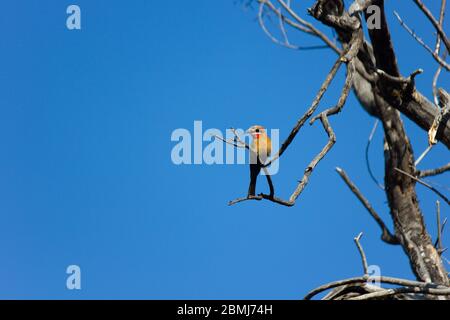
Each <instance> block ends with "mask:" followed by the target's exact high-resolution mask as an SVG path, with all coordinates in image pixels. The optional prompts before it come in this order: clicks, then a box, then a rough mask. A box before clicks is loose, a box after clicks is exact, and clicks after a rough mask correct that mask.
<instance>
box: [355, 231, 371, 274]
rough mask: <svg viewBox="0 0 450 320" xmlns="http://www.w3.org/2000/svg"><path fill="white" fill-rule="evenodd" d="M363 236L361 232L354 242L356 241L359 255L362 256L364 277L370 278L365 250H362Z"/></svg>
mask: <svg viewBox="0 0 450 320" xmlns="http://www.w3.org/2000/svg"><path fill="white" fill-rule="evenodd" d="M362 235H363V233H362V232H360V233H359V234H358V236H357V237H355V238H354V240H355V243H356V247H357V248H358V251H359V254H360V255H361V260H362V264H363V270H364V275H365V276H367V277H368V276H369V267H368V265H367V258H366V254H365V253H364V249H363V248H362V246H361V243H360V242H359V240H361V237H362Z"/></svg>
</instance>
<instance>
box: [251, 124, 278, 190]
mask: <svg viewBox="0 0 450 320" xmlns="http://www.w3.org/2000/svg"><path fill="white" fill-rule="evenodd" d="M247 133H249V134H250V135H251V137H252V138H253V139H252V142H251V143H250V146H249V149H250V185H249V187H248V194H247V196H248V197H254V196H255V195H256V180H257V179H258V175H259V172H260V171H261V168H262V166H263V165H264V163H265V162H266V160H267V158H268V157H269V156H270V153H271V152H272V141H271V140H270V138H269V137H268V136H267V132H266V129H264V127H263V126H260V125H254V126H252V127H250V128H249V129H248V130H247Z"/></svg>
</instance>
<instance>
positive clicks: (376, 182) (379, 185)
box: [365, 119, 384, 191]
mask: <svg viewBox="0 0 450 320" xmlns="http://www.w3.org/2000/svg"><path fill="white" fill-rule="evenodd" d="M379 123H380V120H378V119H376V120H375V122H374V124H373V127H372V131H371V132H370V135H369V139H368V140H367V144H366V150H365V157H366V167H367V171H369V175H370V178H371V179H372V180H373V182H375V184H376V185H377V186H378V187H379V188H380V189H381V190H383V191H384V185H383V184H381V183H380V182H379V181H378V179H377V178H376V177H375V175H374V173H373V171H372V167H371V166H370V159H369V150H370V146H371V143H372V140H373V137H374V135H375V131H376V130H377V127H378V124H379Z"/></svg>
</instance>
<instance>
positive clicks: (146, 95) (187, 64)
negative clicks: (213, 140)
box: [0, 0, 450, 299]
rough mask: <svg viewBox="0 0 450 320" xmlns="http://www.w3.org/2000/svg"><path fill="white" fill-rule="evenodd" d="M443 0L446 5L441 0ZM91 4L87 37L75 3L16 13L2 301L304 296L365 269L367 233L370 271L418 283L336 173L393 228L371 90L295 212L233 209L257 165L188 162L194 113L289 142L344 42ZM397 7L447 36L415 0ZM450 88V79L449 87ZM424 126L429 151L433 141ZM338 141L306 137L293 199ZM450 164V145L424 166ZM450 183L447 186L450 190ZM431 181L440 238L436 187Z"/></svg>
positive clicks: (140, 5) (215, 8) (227, 5)
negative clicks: (77, 279) (310, 169)
mask: <svg viewBox="0 0 450 320" xmlns="http://www.w3.org/2000/svg"><path fill="white" fill-rule="evenodd" d="M305 2H306V4H307V5H308V6H309V5H310V4H311V3H312V2H313V1H305ZM427 2H428V3H429V5H430V7H431V9H432V10H434V12H436V9H437V8H436V7H437V2H436V1H427ZM74 3H76V4H78V5H79V6H80V7H81V10H82V30H81V31H69V30H67V29H66V27H65V20H66V17H67V15H66V8H67V6H68V5H69V4H72V2H68V1H17V0H14V1H12V0H7V1H3V3H2V8H1V10H0V29H1V30H2V31H1V34H2V37H1V38H2V41H1V42H0V58H1V59H0V61H1V71H0V145H1V156H0V177H1V178H0V261H1V262H0V298H61V299H74V298H82V299H92V298H102V299H103V298H114V299H115V298H126V299H131V298H137V299H144V298H149V299H153V298H158V299H160V298H164V299H170V298H180V299H184V298H186V299H191V298H196V299H197V298H198V299H218V298H225V299H227V298H238V299H241V298H252V299H259V298H268V299H296V298H300V297H302V296H303V295H304V294H305V293H306V292H307V291H308V290H310V289H312V288H313V287H315V286H318V285H320V284H323V283H325V282H328V281H332V280H336V279H339V278H344V277H350V276H357V275H361V273H362V268H361V263H360V258H359V256H358V252H357V250H356V248H355V246H354V243H353V237H354V236H356V235H357V234H358V233H359V232H360V231H363V232H364V233H365V235H364V238H363V241H362V243H363V245H364V248H365V250H366V253H367V256H368V260H369V263H370V264H377V265H379V266H380V267H381V271H382V274H384V275H389V276H401V277H407V278H412V277H413V275H412V273H411V271H410V268H409V264H408V261H407V259H406V256H405V255H404V254H403V252H402V249H401V248H400V247H393V246H388V245H386V244H384V243H382V242H381V240H380V239H379V237H380V231H379V229H378V227H377V225H376V224H375V223H374V221H373V220H372V219H371V217H370V216H369V215H368V213H367V212H366V211H365V209H364V208H363V207H362V206H361V205H360V203H359V202H358V201H357V200H356V198H355V197H354V196H353V194H352V193H351V192H350V191H349V190H348V189H347V187H346V186H345V185H344V183H343V182H342V181H341V180H340V178H339V176H338V175H337V174H336V172H335V171H334V168H335V167H336V166H341V167H343V168H344V169H346V170H347V172H348V174H349V175H350V176H351V177H352V179H353V180H354V181H355V182H356V183H357V185H358V186H359V187H360V188H361V190H362V191H363V192H364V194H365V195H366V196H367V197H368V198H369V199H370V201H371V203H372V204H373V206H374V207H375V208H376V210H377V211H378V212H379V213H380V215H381V216H382V217H383V218H384V219H385V220H386V221H387V222H388V224H389V226H391V221H390V219H389V212H388V208H387V206H386V199H385V195H384V193H383V192H381V191H380V190H379V189H377V187H376V186H375V185H374V184H373V182H371V180H370V178H369V176H368V173H367V170H366V166H365V162H364V148H365V145H366V141H367V137H368V135H369V132H370V130H371V127H372V125H373V121H374V120H373V119H372V118H370V117H369V116H368V115H367V114H366V113H365V112H364V111H363V110H362V109H361V107H360V106H359V105H358V103H357V101H356V99H355V98H354V96H353V94H352V95H351V97H350V99H349V101H348V103H347V105H346V106H345V109H344V111H343V112H342V113H341V114H340V115H339V116H337V117H333V118H332V119H331V123H332V125H333V127H334V129H335V131H336V134H337V139H338V142H337V144H336V145H335V147H334V149H333V150H332V152H331V153H330V154H329V155H328V156H327V157H326V159H325V160H324V161H323V162H322V163H320V165H319V167H318V169H317V170H316V171H315V172H314V174H313V176H312V178H311V181H310V184H309V185H308V188H307V189H306V191H305V192H304V193H303V194H302V195H301V196H300V198H299V200H298V202H297V205H296V206H295V207H293V208H285V207H280V206H277V205H274V204H272V203H268V202H248V203H242V204H239V205H236V206H234V207H228V206H227V202H228V201H229V200H231V199H233V198H235V197H238V196H242V195H244V194H245V193H246V191H247V186H248V168H247V167H246V166H242V165H241V166H236V165H235V166H208V165H196V166H194V165H191V166H175V165H174V164H172V162H171V158H170V152H171V149H172V147H173V146H174V145H175V143H173V142H171V141H170V136H171V133H172V131H173V130H174V129H176V128H187V129H190V130H192V127H193V122H194V120H202V121H203V126H204V128H218V129H220V130H225V129H226V128H229V127H231V126H233V127H238V128H247V127H249V126H250V125H253V124H262V125H265V126H266V127H269V128H279V129H280V134H281V136H282V137H285V136H286V135H287V134H288V132H289V131H290V130H291V128H292V126H293V124H294V123H295V121H296V119H297V118H298V117H299V116H300V115H301V114H302V113H303V112H304V110H305V109H306V108H307V107H308V105H309V104H310V102H311V100H312V99H313V97H314V95H315V94H316V92H317V90H318V88H319V86H320V85H321V82H322V81H323V79H324V77H325V75H326V73H327V72H328V70H329V68H330V67H331V65H332V61H333V59H335V55H334V54H333V53H332V52H331V51H329V50H319V51H306V52H298V51H292V50H288V49H285V48H282V47H277V46H276V45H274V44H273V43H271V42H270V40H269V39H268V38H266V37H265V35H264V34H263V32H262V31H261V30H260V28H259V26H258V24H257V22H256V21H255V16H256V11H251V10H247V11H246V10H243V9H242V7H240V6H239V5H235V4H233V1H232V0H221V1H210V0H197V1H194V2H192V1H158V2H156V1H144V0H135V1H105V0H102V1H100V0H96V1H87V0H77V1H75V2H74ZM307 5H303V7H302V9H301V10H303V12H304V10H305V8H306V7H307ZM387 5H388V9H389V10H391V9H397V10H398V11H399V12H400V13H401V14H402V16H403V18H404V19H405V20H406V21H408V23H409V24H410V25H411V27H413V28H415V29H416V30H420V35H422V36H423V37H424V38H425V40H426V41H427V42H428V43H430V44H431V45H433V44H434V40H433V37H432V29H431V26H430V25H429V23H428V22H427V21H426V20H425V19H424V18H422V17H421V16H420V15H419V13H418V10H417V9H416V8H415V7H414V6H413V5H412V4H411V3H410V2H408V1H388V3H387ZM389 19H390V20H391V25H392V33H393V36H394V39H395V42H394V45H395V48H396V50H397V52H398V58H399V64H400V67H401V70H402V72H403V73H404V74H408V73H409V72H411V71H412V70H414V69H417V68H419V67H421V68H423V69H424V70H425V73H424V74H423V75H421V76H419V77H418V81H417V82H418V86H419V88H420V89H421V90H422V91H423V92H424V93H425V94H426V95H427V96H428V97H430V95H431V94H430V93H431V78H432V76H433V74H434V71H435V68H436V65H435V63H434V62H433V60H432V59H431V58H430V57H429V55H428V54H427V53H426V52H425V50H423V49H422V48H420V47H419V46H418V45H417V43H415V42H414V40H412V39H411V38H410V37H409V36H408V35H407V34H406V32H405V31H404V30H403V29H401V28H400V27H399V25H398V23H397V22H396V21H395V20H394V19H395V17H394V16H393V14H389ZM447 25H448V24H447ZM292 40H293V41H294V40H295V41H297V42H298V41H302V43H303V44H317V43H318V42H317V41H316V40H314V39H309V38H305V37H303V36H301V37H297V36H295V35H293V38H292ZM342 80H343V73H342V72H341V73H340V74H339V77H338V78H337V79H336V82H335V83H334V85H333V86H332V88H331V89H330V91H329V92H328V94H327V96H326V97H325V99H324V101H323V103H322V105H321V108H322V109H323V108H325V107H328V106H330V105H332V104H333V103H335V101H336V99H337V97H338V94H339V90H340V89H341V86H342ZM449 84H450V81H449V77H448V74H444V75H443V76H442V77H441V86H443V87H446V88H447V89H448V88H449ZM406 125H407V130H408V133H409V134H410V137H411V141H412V142H413V145H414V150H415V151H416V153H417V154H418V153H420V152H421V151H422V150H424V148H425V147H426V133H425V132H424V131H422V130H420V129H418V128H417V127H416V126H415V125H413V124H411V123H410V122H409V121H406ZM325 142H326V136H325V134H324V133H323V131H322V129H321V127H320V126H319V124H316V125H315V126H313V127H309V126H308V127H305V128H304V130H302V131H301V133H300V135H299V136H298V137H297V139H296V140H295V142H294V143H293V145H292V147H291V149H289V151H288V152H286V153H285V156H284V157H283V159H282V162H281V163H280V172H279V173H278V174H277V175H276V176H275V177H274V183H275V185H276V189H277V193H278V194H279V195H280V196H282V197H287V196H288V195H289V194H290V192H292V190H293V188H294V187H295V184H296V181H297V180H298V179H299V178H301V176H302V173H303V170H304V168H305V166H306V165H307V163H308V162H309V161H310V160H311V158H312V157H313V156H314V155H315V153H317V151H319V150H320V148H322V146H323V144H324V143H325ZM381 150H382V133H381V131H378V132H377V134H376V137H375V140H374V144H373V148H372V149H371V159H372V165H373V169H374V171H375V172H376V174H377V176H378V177H379V178H380V179H382V175H383V158H382V151H381ZM448 161H449V153H448V151H447V150H446V149H445V148H444V147H442V146H437V147H436V148H435V149H433V150H432V152H431V153H430V154H429V156H428V157H427V158H426V159H425V160H424V161H423V162H422V164H421V168H431V167H434V166H439V165H442V164H444V163H446V162H448ZM448 178H449V175H448V174H446V175H443V176H440V177H437V178H433V179H432V181H434V182H436V183H439V184H441V185H447V186H448ZM261 180H262V179H261ZM262 188H266V186H264V185H263V184H259V185H258V190H261V189H262ZM417 189H418V192H419V199H420V203H421V206H422V209H423V211H424V216H425V220H426V222H427V225H428V227H429V229H430V231H431V233H432V235H433V236H434V235H435V233H436V232H435V230H436V228H435V211H434V203H435V200H436V196H435V195H434V194H432V193H430V192H429V191H428V190H426V189H424V188H422V187H421V186H418V188H417ZM441 190H442V191H443V192H446V193H447V194H448V192H449V190H448V189H445V188H444V189H442V188H441ZM442 215H443V216H444V217H445V216H448V215H449V210H448V207H447V206H445V205H442ZM444 243H445V244H446V245H447V246H449V245H450V237H448V236H446V237H445V238H444ZM71 264H76V265H79V266H80V267H81V271H82V290H80V291H69V290H67V289H66V277H67V275H66V273H65V271H66V267H67V266H68V265H71Z"/></svg>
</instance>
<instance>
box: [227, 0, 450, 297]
mask: <svg viewBox="0 0 450 320" xmlns="http://www.w3.org/2000/svg"><path fill="white" fill-rule="evenodd" d="M410 1H413V2H414V3H415V4H416V5H417V10H420V11H421V12H422V13H423V14H424V19H428V21H429V22H430V23H431V25H432V26H433V27H434V29H435V30H436V43H435V45H434V49H432V48H430V46H429V45H427V44H426V43H425V42H424V41H423V40H422V39H421V38H420V36H419V35H417V34H416V33H414V32H413V31H412V30H411V29H410V28H409V27H408V25H407V24H406V23H405V22H404V21H403V20H402V19H401V17H400V15H399V14H398V13H395V14H396V16H397V18H398V23H400V24H401V25H402V26H403V27H404V28H405V30H406V31H407V32H409V34H410V35H411V36H412V37H413V38H414V39H415V40H416V41H417V42H418V44H419V45H420V46H422V47H423V50H427V51H428V52H429V54H430V55H431V56H432V57H433V58H434V60H435V61H436V64H437V72H436V75H435V77H434V81H433V84H432V86H433V92H434V95H435V99H434V103H433V102H430V101H429V100H427V99H426V98H425V97H424V95H423V94H421V93H420V91H419V90H418V89H417V88H416V86H415V77H416V76H418V75H419V74H420V73H421V72H422V70H421V69H418V70H415V71H412V72H411V73H410V74H409V75H408V76H402V75H401V73H400V70H399V68H398V65H397V56H396V53H395V49H394V46H393V43H392V41H391V35H390V32H389V26H388V23H387V19H386V13H385V8H384V0H355V1H354V2H353V3H351V6H350V7H349V8H348V9H347V8H345V6H344V1H343V0H316V1H315V3H314V5H313V6H312V7H311V8H308V9H307V10H306V8H304V9H305V10H304V11H305V13H307V14H309V15H311V16H312V17H314V18H315V19H316V20H317V22H318V24H322V25H324V26H326V27H327V28H332V29H333V30H334V31H335V33H336V35H337V39H336V40H337V43H336V41H333V40H331V39H330V38H328V37H327V36H326V34H325V33H323V32H322V31H320V30H319V28H318V27H317V26H316V25H314V24H311V23H309V22H308V21H306V20H305V19H303V18H302V17H301V14H299V13H298V10H294V8H293V6H292V3H293V2H294V1H292V0H291V1H289V0H254V1H253V3H256V4H257V5H258V7H259V9H258V20H259V23H260V26H261V28H262V30H263V31H264V32H265V33H266V34H267V35H268V36H269V38H270V39H271V40H272V41H273V42H275V43H277V44H279V45H283V46H285V47H287V48H293V49H304V48H306V47H302V46H296V45H293V44H291V43H290V41H289V39H288V37H287V33H286V29H285V28H293V29H295V30H297V31H298V32H302V33H305V34H307V35H310V36H313V37H316V38H318V39H320V40H321V41H322V42H323V46H326V47H329V48H330V49H332V50H333V51H334V52H335V53H336V55H337V57H336V60H335V62H334V64H333V66H332V68H331V70H330V72H329V73H328V75H327V76H326V77H325V80H324V82H323V84H322V86H321V87H320V89H319V91H318V93H317V95H316V97H315V99H314V100H313V102H312V103H311V105H310V106H309V107H308V108H307V109H306V112H305V113H304V114H303V115H302V116H301V117H300V118H299V119H298V120H297V122H296V124H295V125H294V127H293V129H292V130H291V132H290V134H289V135H288V136H287V138H286V140H285V141H284V142H283V143H282V145H281V147H280V149H279V151H278V152H277V153H276V154H275V155H274V156H273V157H272V158H271V159H270V160H269V161H268V162H267V163H266V164H265V167H267V166H269V165H270V164H271V163H272V162H273V161H275V160H276V159H278V158H279V157H281V156H282V155H283V153H284V152H285V151H286V149H287V148H288V147H289V146H290V144H291V142H292V141H293V140H294V139H295V138H296V136H297V135H298V133H299V132H300V130H301V128H302V127H303V126H304V125H305V123H307V122H309V123H310V124H314V123H316V122H317V121H320V122H321V125H322V127H323V128H324V131H325V133H326V134H327V135H328V138H329V139H328V142H327V144H326V145H325V146H324V147H323V149H322V150H321V151H320V153H319V154H317V155H316V156H315V157H314V158H313V159H312V160H311V162H310V163H309V164H308V166H307V167H306V168H305V170H304V174H303V178H302V179H301V180H300V181H299V183H298V185H297V187H296V188H295V190H293V192H292V194H291V195H290V197H289V198H288V199H283V198H281V197H279V196H278V195H276V193H275V191H274V187H273V184H272V181H271V179H270V177H269V178H268V183H269V185H270V187H271V193H270V194H263V193H261V194H259V195H258V196H254V197H244V198H239V199H236V200H234V201H231V202H230V205H233V204H237V203H239V202H242V201H248V200H260V201H261V200H268V201H272V202H275V203H277V204H280V205H285V206H293V205H294V204H295V201H296V200H297V198H298V196H299V195H300V194H301V192H302V191H303V190H304V188H305V187H306V185H307V183H308V181H309V178H310V176H311V175H312V173H313V171H314V169H315V168H316V166H317V165H318V163H319V162H320V160H321V159H323V157H325V156H326V154H327V153H328V152H329V151H330V149H331V148H332V147H333V145H334V143H335V142H336V135H335V133H334V131H333V128H332V126H331V124H330V117H331V116H333V115H336V114H337V113H339V112H340V111H341V110H342V109H343V107H344V106H345V102H346V100H347V97H348V95H349V93H350V91H351V90H352V89H353V91H354V93H355V95H356V97H357V98H358V100H359V102H360V103H361V105H362V106H363V107H364V109H365V110H366V111H367V112H368V113H369V114H370V115H372V116H373V117H376V118H377V119H378V121H379V122H380V123H381V124H382V127H383V129H384V141H385V143H384V162H385V177H384V191H385V193H386V197H387V200H388V205H389V209H390V215H391V218H392V220H393V225H394V230H393V232H391V231H389V230H388V228H387V227H386V225H385V223H384V222H383V220H382V219H381V218H380V216H379V215H378V214H377V213H376V212H375V210H374V209H373V207H372V206H371V205H370V203H369V201H368V200H367V198H366V197H365V196H364V195H363V194H362V193H361V192H360V191H359V189H358V188H357V187H356V185H355V184H354V183H353V182H352V181H351V180H350V178H349V177H348V176H347V174H346V173H345V171H344V170H343V169H340V168H337V171H338V173H339V175H340V176H341V177H342V179H343V181H344V182H345V183H346V185H347V186H348V187H349V188H350V189H351V191H352V192H353V193H354V194H355V196H356V197H357V198H358V199H359V201H360V202H361V203H362V204H363V205H364V207H365V208H366V209H367V210H368V211H369V213H370V215H371V216H372V217H373V218H374V220H375V221H376V223H377V224H378V225H379V226H380V228H381V239H382V240H383V241H384V242H386V243H387V244H390V245H401V246H402V248H403V250H404V252H405V254H406V255H407V256H408V258H409V261H410V264H411V268H412V270H413V272H414V274H415V276H416V278H417V279H416V281H410V280H403V279H395V278H388V277H378V278H376V279H375V280H376V281H378V282H380V283H381V284H383V283H387V284H394V285H397V288H394V289H383V288H381V287H379V286H372V285H370V283H368V279H369V275H368V273H367V262H366V257H365V254H364V251H363V250H362V246H361V244H360V243H359V240H360V237H361V235H359V236H358V237H357V238H355V242H356V244H357V247H358V250H359V251H360V253H361V257H362V260H363V266H364V275H363V276H361V277H357V278H352V279H347V280H341V281H337V282H334V283H331V284H327V285H324V286H322V287H319V288H317V289H315V290H313V291H312V292H310V293H309V294H308V295H307V296H306V297H305V298H306V299H310V298H312V297H314V296H315V295H316V294H318V293H321V292H324V291H327V290H331V289H332V291H331V292H329V293H328V294H327V295H326V296H325V298H326V299H360V300H361V299H387V298H389V299H436V298H437V299H448V298H450V282H449V277H448V273H447V271H446V269H445V267H444V264H443V261H442V257H441V254H442V251H443V248H442V247H441V240H440V237H441V231H442V230H441V229H443V226H444V225H445V223H444V224H442V226H441V222H440V214H438V229H439V231H440V232H439V236H438V240H437V241H436V244H434V243H433V241H432V240H431V237H430V235H429V233H428V232H427V229H426V227H425V224H424V219H423V216H422V212H421V209H420V206H419V203H418V200H417V195H416V184H417V183H421V184H424V185H425V186H427V187H429V188H430V189H431V190H432V191H435V192H436V194H437V196H439V197H440V198H441V199H442V200H443V201H444V203H445V204H446V205H449V200H448V198H447V197H446V196H445V195H444V194H442V193H440V192H439V191H438V190H436V189H434V188H433V187H432V186H430V185H429V184H427V183H426V182H424V181H422V180H421V178H423V177H425V176H432V175H437V174H441V173H443V172H446V171H448V170H450V164H447V165H444V166H443V167H441V168H437V169H431V170H425V171H419V170H418V169H417V168H416V165H417V163H418V162H420V160H421V159H422V158H423V157H424V156H425V155H426V153H427V152H428V151H429V150H430V149H431V148H432V146H433V145H434V144H436V143H441V144H443V145H445V146H446V147H447V148H450V121H449V119H450V96H449V94H448V93H447V91H446V90H445V89H443V88H438V86H437V83H438V78H439V74H440V73H441V72H442V70H445V72H448V71H450V64H449V63H448V62H447V61H446V58H447V53H448V52H450V39H449V38H448V37H447V35H446V33H445V30H444V28H443V23H444V16H445V10H446V0H441V10H440V12H439V16H438V17H435V16H434V15H433V14H432V13H431V12H430V11H429V10H428V8H427V7H426V6H425V4H424V3H423V2H422V1H421V0H410ZM267 14H271V15H272V16H273V17H275V18H276V19H278V21H279V26H278V28H279V30H280V31H281V32H280V34H281V35H282V37H280V38H277V37H275V36H274V35H273V34H272V33H271V31H270V30H269V28H268V27H267V26H266V19H265V17H266V15H267ZM374 19H375V20H374ZM364 26H366V27H367V29H368V34H369V39H367V38H366V37H365V36H364V32H363V28H364ZM342 66H345V68H346V78H345V82H344V84H343V89H342V92H341V94H340V96H339V99H338V100H337V102H336V105H335V106H333V107H332V108H329V109H326V110H324V111H321V112H319V113H318V114H316V115H314V114H315V113H316V111H317V108H318V106H319V104H320V101H321V99H322V97H323V95H324V94H325V92H326V91H327V89H328V87H329V85H330V83H331V82H332V81H333V79H334V77H335V75H336V73H337V72H338V70H339V69H340V67H342ZM402 114H403V115H405V116H406V117H408V118H409V119H410V120H412V121H413V122H414V123H416V124H417V126H418V127H420V128H422V129H423V130H424V132H425V133H426V132H428V138H429V148H428V149H427V150H426V152H424V153H423V154H422V155H421V156H420V157H419V159H418V161H416V159H415V156H414V153H413V148H412V146H411V142H410V140H409V138H408V136H407V134H406V132H405V129H404V125H403V121H402V119H401V115H402ZM237 139H238V144H236V139H235V142H233V144H234V145H235V146H237V147H247V146H246V145H245V143H243V142H242V140H239V138H238V137H237ZM438 212H440V210H439V209H438ZM371 280H374V279H371Z"/></svg>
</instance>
